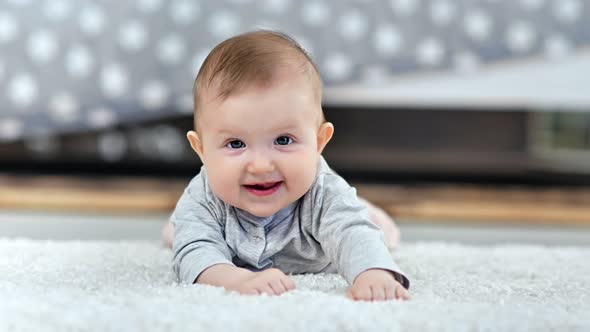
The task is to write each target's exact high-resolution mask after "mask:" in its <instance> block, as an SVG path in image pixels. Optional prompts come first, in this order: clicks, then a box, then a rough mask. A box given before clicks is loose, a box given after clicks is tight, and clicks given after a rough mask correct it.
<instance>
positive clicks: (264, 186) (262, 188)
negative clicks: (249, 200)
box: [244, 181, 283, 196]
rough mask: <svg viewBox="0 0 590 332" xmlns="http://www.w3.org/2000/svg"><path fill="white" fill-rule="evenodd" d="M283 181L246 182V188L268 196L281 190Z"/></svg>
mask: <svg viewBox="0 0 590 332" xmlns="http://www.w3.org/2000/svg"><path fill="white" fill-rule="evenodd" d="M282 184H283V181H278V182H265V183H255V184H245V185H244V188H246V190H247V191H248V192H249V193H251V194H254V195H256V196H268V195H271V194H273V193H274V192H276V191H277V190H279V188H280V187H281V185H282Z"/></svg>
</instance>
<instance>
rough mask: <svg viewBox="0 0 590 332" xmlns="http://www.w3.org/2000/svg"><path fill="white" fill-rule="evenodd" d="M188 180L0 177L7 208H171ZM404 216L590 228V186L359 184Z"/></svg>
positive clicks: (144, 210)
mask: <svg viewBox="0 0 590 332" xmlns="http://www.w3.org/2000/svg"><path fill="white" fill-rule="evenodd" d="M187 180H188V179H158V178H129V177H103V178H90V177H86V178H85V177H65V176H36V177H23V176H9V175H0V208H1V209H31V210H57V211H76V212H90V211H93V212H104V213H117V212H127V213H154V212H156V213H157V212H162V213H166V212H169V211H170V210H172V209H173V208H174V206H175V204H176V201H177V200H178V197H179V196H180V195H181V193H182V191H183V189H184V187H185V186H186V184H187ZM353 185H354V186H355V187H356V188H357V190H358V193H359V194H360V195H361V196H363V197H365V198H367V199H368V200H369V201H372V202H373V203H375V204H376V205H378V206H381V207H383V208H384V209H385V210H386V211H387V212H389V213H390V214H391V215H392V216H394V217H396V218H399V219H404V220H416V221H419V220H428V221H429V222H432V221H437V220H439V221H449V220H452V221H464V222H466V223H474V222H475V223H477V222H496V223H522V222H525V223H533V224H537V223H542V224H560V225H563V224H572V225H588V226H590V188H566V187H561V188H555V187H552V188H538V187H536V188H532V187H524V186H514V187H511V186H506V185H503V186H481V185H465V184H462V185H453V184H421V185H376V184H353Z"/></svg>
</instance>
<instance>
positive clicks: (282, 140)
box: [275, 136, 293, 145]
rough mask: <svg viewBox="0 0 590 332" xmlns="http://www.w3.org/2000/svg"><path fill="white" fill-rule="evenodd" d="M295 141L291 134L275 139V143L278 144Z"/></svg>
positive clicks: (287, 143)
mask: <svg viewBox="0 0 590 332" xmlns="http://www.w3.org/2000/svg"><path fill="white" fill-rule="evenodd" d="M291 143H293V139H292V138H291V137H289V136H279V137H277V139H276V140H275V144H277V145H289V144H291Z"/></svg>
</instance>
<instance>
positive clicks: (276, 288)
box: [268, 279, 287, 295]
mask: <svg viewBox="0 0 590 332" xmlns="http://www.w3.org/2000/svg"><path fill="white" fill-rule="evenodd" d="M268 285H269V287H270V288H272V290H273V292H274V294H276V295H280V294H283V293H284V292H286V291H287V289H286V288H285V286H284V285H283V284H282V283H281V279H279V280H276V281H272V282H269V284H268Z"/></svg>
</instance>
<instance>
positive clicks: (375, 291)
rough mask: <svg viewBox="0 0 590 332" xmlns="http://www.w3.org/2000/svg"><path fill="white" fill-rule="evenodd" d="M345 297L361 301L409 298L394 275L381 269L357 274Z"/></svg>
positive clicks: (406, 291)
mask: <svg viewBox="0 0 590 332" xmlns="http://www.w3.org/2000/svg"><path fill="white" fill-rule="evenodd" d="M347 296H348V297H349V298H351V299H353V300H361V301H383V300H393V299H396V300H407V299H409V298H410V295H409V293H408V290H407V289H405V288H404V286H402V285H401V284H400V283H399V282H398V281H397V280H396V279H395V276H394V274H393V273H392V272H391V271H387V270H382V269H369V270H366V271H364V272H362V273H361V274H359V275H358V277H356V279H355V280H354V282H353V283H352V286H351V287H350V288H349V289H348V293H347Z"/></svg>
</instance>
